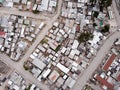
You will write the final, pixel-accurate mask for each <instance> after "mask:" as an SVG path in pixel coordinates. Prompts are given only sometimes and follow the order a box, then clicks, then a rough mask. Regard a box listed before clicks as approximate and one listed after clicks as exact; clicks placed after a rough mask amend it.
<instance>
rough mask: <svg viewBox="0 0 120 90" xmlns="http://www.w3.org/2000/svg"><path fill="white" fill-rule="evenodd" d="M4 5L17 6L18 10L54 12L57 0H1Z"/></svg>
mask: <svg viewBox="0 0 120 90" xmlns="http://www.w3.org/2000/svg"><path fill="white" fill-rule="evenodd" d="M1 3H3V6H5V7H17V8H18V9H19V10H29V11H32V10H33V11H34V10H37V11H40V12H42V11H47V12H51V13H53V12H55V10H56V7H57V0H34V1H32V0H2V1H1Z"/></svg>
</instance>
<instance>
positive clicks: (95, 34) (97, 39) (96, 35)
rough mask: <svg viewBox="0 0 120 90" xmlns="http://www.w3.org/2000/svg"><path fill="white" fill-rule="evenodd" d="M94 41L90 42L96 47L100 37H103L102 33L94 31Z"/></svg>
mask: <svg viewBox="0 0 120 90" xmlns="http://www.w3.org/2000/svg"><path fill="white" fill-rule="evenodd" d="M93 35H94V37H93V40H89V43H91V46H94V45H95V44H97V42H99V41H100V36H102V33H100V32H97V31H94V32H93Z"/></svg>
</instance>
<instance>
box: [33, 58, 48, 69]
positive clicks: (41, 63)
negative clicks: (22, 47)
mask: <svg viewBox="0 0 120 90" xmlns="http://www.w3.org/2000/svg"><path fill="white" fill-rule="evenodd" d="M32 63H33V64H34V65H35V66H37V67H38V68H40V69H41V70H43V69H44V68H45V66H46V65H45V64H44V63H43V62H42V61H40V60H39V59H37V58H36V59H34V60H33V61H32Z"/></svg>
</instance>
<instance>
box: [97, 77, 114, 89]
mask: <svg viewBox="0 0 120 90" xmlns="http://www.w3.org/2000/svg"><path fill="white" fill-rule="evenodd" d="M96 79H97V80H98V81H99V82H100V83H101V84H103V85H105V86H107V87H108V88H109V90H114V86H113V85H112V84H111V83H109V82H107V80H105V79H103V78H101V77H100V76H99V75H97V76H96Z"/></svg>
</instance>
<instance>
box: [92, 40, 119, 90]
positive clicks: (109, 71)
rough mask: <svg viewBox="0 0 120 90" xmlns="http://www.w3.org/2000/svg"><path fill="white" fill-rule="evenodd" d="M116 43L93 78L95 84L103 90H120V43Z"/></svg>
mask: <svg viewBox="0 0 120 90" xmlns="http://www.w3.org/2000/svg"><path fill="white" fill-rule="evenodd" d="M116 42H117V41H115V43H114V44H115V45H113V47H112V48H111V50H110V52H109V54H107V55H106V57H105V59H104V60H103V62H102V63H101V65H100V67H99V68H98V69H97V71H96V72H95V74H94V76H93V81H94V83H96V84H98V85H100V87H101V88H102V89H103V90H119V89H120V43H119V44H117V45H116Z"/></svg>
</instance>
